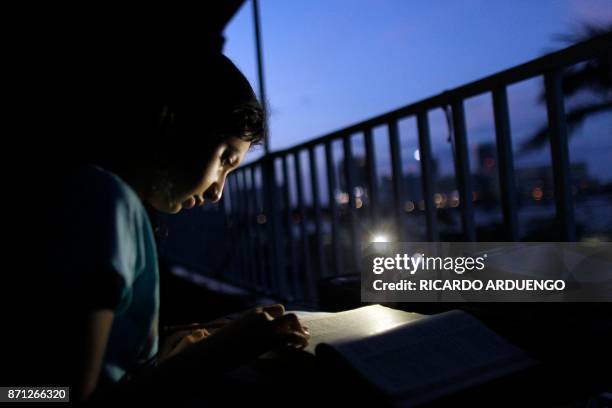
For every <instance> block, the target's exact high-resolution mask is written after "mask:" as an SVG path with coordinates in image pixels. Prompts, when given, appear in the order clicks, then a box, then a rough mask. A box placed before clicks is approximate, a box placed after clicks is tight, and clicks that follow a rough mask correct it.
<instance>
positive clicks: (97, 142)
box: [83, 52, 266, 171]
mask: <svg viewBox="0 0 612 408" xmlns="http://www.w3.org/2000/svg"><path fill="white" fill-rule="evenodd" d="M137 67H138V68H136V69H134V68H131V69H127V70H126V71H125V72H120V73H119V75H118V76H119V77H120V80H119V81H117V82H116V83H110V82H111V81H110V80H107V81H106V82H105V83H104V84H101V85H98V86H97V89H98V91H99V92H100V94H102V95H105V96H106V97H107V98H108V97H109V92H114V93H115V96H114V98H113V97H110V98H109V99H110V100H111V101H112V103H111V104H110V106H107V107H106V108H105V107H104V106H100V104H99V103H96V102H95V101H93V102H92V103H91V104H90V106H91V108H90V111H91V110H93V111H94V112H93V113H94V114H93V115H85V117H91V116H93V117H94V118H95V119H94V120H89V123H88V124H86V131H85V132H83V136H84V137H85V138H86V139H85V142H86V143H85V146H84V149H85V150H86V151H88V153H86V154H85V155H84V158H85V159H86V160H85V161H87V162H89V163H94V164H99V165H101V166H102V167H105V168H108V169H110V170H124V169H125V168H126V167H130V166H138V167H143V166H144V167H150V168H154V169H155V168H159V167H170V168H172V167H176V166H180V167H182V169H181V171H183V170H185V169H187V170H186V171H188V169H190V168H191V167H193V166H196V165H198V164H201V160H202V156H201V154H202V150H206V149H209V148H210V147H211V146H214V145H215V144H217V143H219V142H220V141H221V140H223V139H224V138H226V137H232V136H234V137H239V138H241V139H243V140H246V141H248V142H251V143H252V144H258V143H260V142H261V141H262V139H263V136H264V133H265V129H266V120H265V116H266V115H265V112H264V111H263V108H262V106H261V104H260V103H259V101H258V100H257V98H256V96H255V93H254V92H253V89H252V87H251V85H250V84H249V82H248V80H247V79H246V77H245V76H244V75H243V74H242V73H241V72H240V70H239V69H238V68H237V67H236V66H235V65H234V64H233V63H232V61H231V60H230V59H229V58H227V57H226V56H224V55H223V54H221V53H218V52H215V53H205V54H204V55H202V56H200V58H199V59H198V61H193V60H190V61H186V60H182V61H181V60H173V61H160V62H155V61H149V62H148V64H147V65H145V66H143V65H142V64H139V65H137ZM87 100H88V101H90V100H91V97H90V98H88V99H87ZM92 124H93V125H92Z"/></svg>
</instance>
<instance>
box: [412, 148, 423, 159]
mask: <svg viewBox="0 0 612 408" xmlns="http://www.w3.org/2000/svg"><path fill="white" fill-rule="evenodd" d="M413 156H414V160H416V161H421V152H419V149H416V150H415V151H414V154H413Z"/></svg>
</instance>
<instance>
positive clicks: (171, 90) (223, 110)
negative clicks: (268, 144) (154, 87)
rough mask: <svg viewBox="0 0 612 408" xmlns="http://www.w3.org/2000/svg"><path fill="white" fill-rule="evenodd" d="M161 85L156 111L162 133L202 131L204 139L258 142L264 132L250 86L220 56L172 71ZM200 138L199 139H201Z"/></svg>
mask: <svg viewBox="0 0 612 408" xmlns="http://www.w3.org/2000/svg"><path fill="white" fill-rule="evenodd" d="M175 75H176V77H175V78H174V79H172V78H170V79H169V81H168V83H167V84H165V87H164V88H165V89H163V90H162V92H164V95H163V106H161V107H160V108H161V109H160V110H159V115H160V116H159V119H160V125H161V126H160V127H161V129H162V131H168V130H171V131H172V132H173V133H174V134H175V135H177V136H178V137H179V138H180V137H181V132H194V131H195V132H198V131H199V132H202V133H204V135H206V136H207V137H212V138H213V140H214V139H215V138H217V137H218V138H223V137H228V136H236V137H239V138H241V139H243V140H246V141H248V142H251V143H259V142H261V141H262V139H263V135H264V131H265V115H264V112H263V109H262V106H261V104H260V103H259V101H258V100H257V97H256V96H255V93H254V92H253V89H252V88H251V85H250V84H249V82H248V80H247V79H246V78H245V76H244V75H243V74H242V73H241V72H240V71H239V70H238V68H237V67H236V66H235V65H234V64H233V63H232V62H231V61H230V60H229V58H227V57H226V56H224V55H222V54H216V55H213V56H211V57H210V58H209V59H208V60H207V61H206V65H204V66H201V67H198V66H196V67H186V68H184V69H182V70H178V71H177V72H175ZM204 135H201V136H204Z"/></svg>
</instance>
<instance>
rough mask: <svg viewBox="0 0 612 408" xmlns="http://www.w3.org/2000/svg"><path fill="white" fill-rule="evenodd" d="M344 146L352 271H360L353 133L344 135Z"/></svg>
mask: <svg viewBox="0 0 612 408" xmlns="http://www.w3.org/2000/svg"><path fill="white" fill-rule="evenodd" d="M342 147H343V150H344V177H345V180H346V189H347V192H348V199H349V201H348V203H347V207H348V211H347V218H348V223H349V234H350V236H351V264H352V265H351V266H352V268H351V271H352V272H353V273H358V272H359V268H360V266H361V265H360V262H359V259H358V258H357V256H358V246H359V245H358V243H359V242H360V239H359V238H360V237H359V236H358V232H357V228H356V225H355V224H356V218H357V214H355V191H354V190H355V182H354V175H353V152H352V149H351V135H347V136H344V137H343V138H342Z"/></svg>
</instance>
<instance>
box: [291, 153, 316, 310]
mask: <svg viewBox="0 0 612 408" xmlns="http://www.w3.org/2000/svg"><path fill="white" fill-rule="evenodd" d="M293 164H294V167H295V179H296V189H297V203H298V211H299V214H300V224H299V226H300V227H299V230H300V237H301V240H300V242H301V248H302V256H301V258H302V259H301V260H302V262H300V265H301V267H302V269H301V272H302V273H301V277H302V279H301V283H302V285H303V286H304V287H303V289H304V291H303V294H304V297H303V299H305V300H311V298H312V296H313V295H314V288H313V287H312V286H313V285H312V271H311V268H310V250H309V242H308V231H307V230H306V209H305V207H304V186H303V184H304V183H303V180H302V159H301V157H300V151H299V150H298V151H296V152H295V154H294V155H293Z"/></svg>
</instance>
